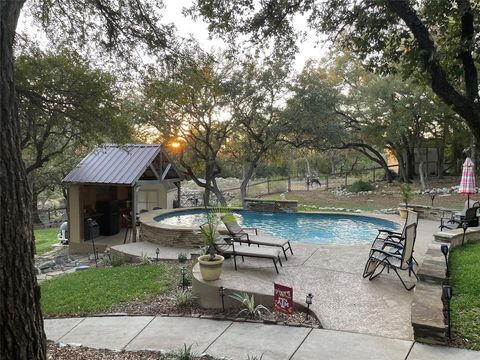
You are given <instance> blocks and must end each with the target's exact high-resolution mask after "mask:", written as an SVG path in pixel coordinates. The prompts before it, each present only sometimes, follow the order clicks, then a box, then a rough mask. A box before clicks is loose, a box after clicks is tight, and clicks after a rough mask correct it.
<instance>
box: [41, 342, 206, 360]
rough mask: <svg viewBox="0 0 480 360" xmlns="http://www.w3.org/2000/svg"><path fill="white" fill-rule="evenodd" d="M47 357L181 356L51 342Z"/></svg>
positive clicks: (149, 359)
mask: <svg viewBox="0 0 480 360" xmlns="http://www.w3.org/2000/svg"><path fill="white" fill-rule="evenodd" d="M47 359H55V360H85V359H88V360H100V359H101V360H174V359H179V357H174V356H172V355H165V354H162V353H160V352H154V351H111V350H97V349H91V348H87V347H83V346H70V345H64V344H53V343H49V344H48V346H47ZM192 359H194V360H215V358H213V357H211V356H208V355H203V356H196V357H194V358H192Z"/></svg>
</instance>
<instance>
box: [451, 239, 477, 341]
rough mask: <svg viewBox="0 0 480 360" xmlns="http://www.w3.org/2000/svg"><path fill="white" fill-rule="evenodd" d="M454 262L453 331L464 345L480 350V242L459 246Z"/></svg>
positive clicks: (453, 254) (452, 264)
mask: <svg viewBox="0 0 480 360" xmlns="http://www.w3.org/2000/svg"><path fill="white" fill-rule="evenodd" d="M450 266H451V274H452V275H451V282H452V287H453V289H452V292H453V297H452V302H451V308H452V324H453V327H452V328H453V331H454V333H455V335H456V337H457V338H458V340H461V339H463V340H461V342H462V343H463V345H464V346H466V347H468V348H471V349H475V350H480V243H473V244H467V245H465V246H463V247H460V246H459V247H457V248H455V249H454V251H452V254H451V257H450Z"/></svg>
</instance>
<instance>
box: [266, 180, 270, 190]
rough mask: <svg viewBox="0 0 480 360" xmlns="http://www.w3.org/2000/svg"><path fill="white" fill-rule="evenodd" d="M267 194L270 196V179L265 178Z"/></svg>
mask: <svg viewBox="0 0 480 360" xmlns="http://www.w3.org/2000/svg"><path fill="white" fill-rule="evenodd" d="M267 194H270V179H269V178H267Z"/></svg>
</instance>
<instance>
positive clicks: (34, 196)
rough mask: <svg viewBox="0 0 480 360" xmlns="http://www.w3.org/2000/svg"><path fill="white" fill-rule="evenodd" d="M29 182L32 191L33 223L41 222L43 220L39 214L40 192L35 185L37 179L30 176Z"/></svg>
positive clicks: (31, 208) (31, 209)
mask: <svg viewBox="0 0 480 360" xmlns="http://www.w3.org/2000/svg"><path fill="white" fill-rule="evenodd" d="M29 183H30V192H31V200H30V212H31V214H32V223H33V224H40V223H41V222H42V221H41V220H40V216H39V214H38V192H37V188H36V185H35V180H34V179H32V178H30V181H29Z"/></svg>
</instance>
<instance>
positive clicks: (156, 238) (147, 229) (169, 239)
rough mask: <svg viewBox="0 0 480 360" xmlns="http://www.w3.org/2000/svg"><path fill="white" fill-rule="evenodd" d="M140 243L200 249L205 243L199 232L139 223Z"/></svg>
mask: <svg viewBox="0 0 480 360" xmlns="http://www.w3.org/2000/svg"><path fill="white" fill-rule="evenodd" d="M140 241H148V242H151V243H153V244H158V245H162V246H170V247H180V248H181V247H185V248H192V247H200V246H204V245H205V242H204V241H203V239H202V236H201V234H200V231H199V230H197V229H196V228H195V229H193V228H192V229H190V228H180V227H177V228H174V229H173V228H172V229H168V228H166V227H159V226H151V225H148V224H145V223H140Z"/></svg>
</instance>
